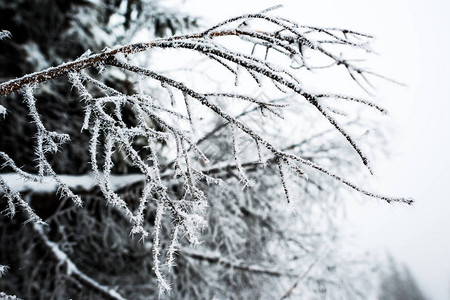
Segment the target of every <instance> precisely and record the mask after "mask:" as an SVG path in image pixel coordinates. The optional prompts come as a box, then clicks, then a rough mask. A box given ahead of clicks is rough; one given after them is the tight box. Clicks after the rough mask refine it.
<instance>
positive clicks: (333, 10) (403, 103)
mask: <svg viewBox="0 0 450 300" xmlns="http://www.w3.org/2000/svg"><path fill="white" fill-rule="evenodd" d="M275 4H283V8H282V9H279V10H278V11H277V12H276V14H279V15H282V16H284V17H288V18H290V19H292V20H294V21H296V22H298V23H300V24H307V25H317V26H333V27H345V28H348V29H354V30H357V31H361V32H365V33H369V34H373V35H374V36H375V37H376V40H375V41H374V44H373V48H374V50H375V51H376V52H377V53H379V56H374V57H372V59H371V60H370V61H369V63H368V65H369V66H370V67H371V68H372V69H373V70H376V71H377V72H379V73H381V74H384V75H387V76H389V77H392V78H395V79H397V80H399V81H401V82H404V83H406V84H407V85H408V87H406V88H404V87H400V86H396V85H392V84H389V83H380V82H379V81H377V87H378V90H377V92H376V94H377V98H379V99H380V100H381V103H382V105H383V106H385V107H386V108H387V109H388V110H389V111H390V114H389V115H388V116H387V117H386V120H385V123H386V124H387V126H389V128H392V129H394V133H393V135H392V136H393V138H394V140H393V141H392V143H391V144H390V145H389V149H387V150H388V152H390V153H391V155H390V157H388V158H385V159H378V160H376V161H375V162H374V163H373V167H374V169H375V176H374V178H373V181H374V186H375V187H376V189H377V191H378V192H381V193H385V194H389V195H397V196H410V197H413V198H414V199H415V200H416V203H415V204H414V205H413V206H412V207H407V206H404V205H388V204H385V203H381V202H380V201H377V200H372V199H366V200H367V201H365V202H366V203H367V204H365V205H363V206H361V205H360V204H358V203H357V202H352V203H351V204H350V205H349V208H350V209H349V221H350V223H351V224H352V226H349V228H350V229H349V232H352V233H355V234H356V235H357V244H356V245H358V246H359V247H361V249H364V248H366V249H371V250H373V251H379V252H381V253H384V252H389V253H391V254H392V255H393V256H394V258H395V259H396V260H398V261H399V262H402V263H406V264H407V265H408V266H409V267H410V268H411V271H412V273H413V275H414V276H415V277H416V278H417V280H418V283H419V285H420V287H421V288H422V289H423V290H424V292H425V293H426V295H427V296H429V297H430V299H450V197H449V196H448V195H449V194H450V193H449V192H450V155H449V153H450V151H449V147H450V101H449V99H448V97H447V95H449V94H450V71H449V68H450V34H449V31H450V21H449V19H450V15H449V13H450V2H449V1H446V0H428V1H424V0H396V1H391V0H378V1H358V0H340V1H334V0H315V1H298V0H297V1H296V0H286V1H268V0H259V1H242V0H240V1H238V0H227V1H206V0H189V1H186V8H185V9H187V10H188V11H190V12H192V13H193V14H196V15H199V16H203V17H204V19H205V21H207V22H210V23H209V24H213V23H216V22H219V21H221V20H223V19H225V18H228V17H231V16H235V15H240V14H244V13H253V12H259V11H261V10H263V9H265V8H268V7H270V6H273V5H275ZM381 147H383V146H381Z"/></svg>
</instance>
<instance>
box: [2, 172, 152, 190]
mask: <svg viewBox="0 0 450 300" xmlns="http://www.w3.org/2000/svg"><path fill="white" fill-rule="evenodd" d="M1 177H2V178H3V180H5V182H6V183H7V184H8V185H9V186H10V188H11V189H13V190H15V191H17V192H24V191H29V190H31V191H34V192H55V191H56V190H57V189H58V183H57V182H56V181H55V179H54V178H53V176H44V177H43V180H42V183H40V182H39V180H38V179H39V177H38V176H37V175H35V178H36V179H37V182H33V181H28V180H24V179H23V177H21V176H20V175H18V174H15V173H4V174H1ZM58 177H59V178H60V179H61V181H62V182H63V183H64V184H66V185H67V186H68V187H69V188H71V189H74V190H80V189H84V190H89V189H91V188H93V187H94V186H95V185H96V179H95V176H94V174H92V173H91V174H86V175H79V176H78V175H58ZM144 179H145V178H144V175H142V174H128V175H111V176H110V180H111V187H112V189H113V190H114V191H117V190H119V189H121V188H123V187H125V186H128V185H131V184H134V183H137V182H140V181H144ZM0 191H2V189H0Z"/></svg>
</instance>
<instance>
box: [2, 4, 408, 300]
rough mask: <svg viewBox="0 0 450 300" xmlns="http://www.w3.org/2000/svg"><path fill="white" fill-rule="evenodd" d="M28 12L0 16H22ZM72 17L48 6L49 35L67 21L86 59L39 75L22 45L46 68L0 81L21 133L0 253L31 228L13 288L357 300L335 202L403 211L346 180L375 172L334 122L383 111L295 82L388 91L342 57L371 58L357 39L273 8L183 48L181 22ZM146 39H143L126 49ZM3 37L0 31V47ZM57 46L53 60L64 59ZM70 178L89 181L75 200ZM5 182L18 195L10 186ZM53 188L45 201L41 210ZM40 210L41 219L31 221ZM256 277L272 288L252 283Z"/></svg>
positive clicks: (187, 38)
mask: <svg viewBox="0 0 450 300" xmlns="http://www.w3.org/2000/svg"><path fill="white" fill-rule="evenodd" d="M28 2H32V1H17V3H16V4H2V6H4V7H2V9H5V10H6V8H5V7H7V8H8V9H17V10H18V11H19V10H20V9H21V7H20V5H25V4H26V3H28ZM82 2H83V1H81V2H80V3H77V1H74V2H73V3H72V2H70V3H71V4H70V5H69V4H67V5H68V6H67V7H65V6H64V5H63V4H58V5H62V6H61V7H59V6H58V9H60V10H61V11H58V12H60V15H57V17H56V19H58V18H62V17H63V12H64V13H65V14H68V15H69V16H71V19H70V20H71V21H70V22H69V24H65V23H61V24H64V26H68V27H67V28H66V29H65V30H64V31H63V32H61V33H59V34H61V35H63V36H65V37H72V38H74V39H75V40H76V41H77V43H78V44H77V46H79V47H82V45H90V46H92V47H91V48H92V49H95V50H94V51H91V50H89V49H87V47H86V48H85V49H83V52H81V53H79V54H78V58H76V59H73V58H72V59H70V60H69V61H68V62H63V61H59V59H58V56H57V55H56V56H53V58H52V59H53V60H52V59H49V60H44V59H43V57H52V56H51V55H49V53H47V52H46V51H44V50H43V47H38V46H36V45H35V44H33V43H32V42H26V43H24V44H23V45H24V46H22V48H21V49H22V50H23V51H29V52H27V53H30V55H28V56H27V59H28V60H30V61H31V62H39V63H37V64H36V65H39V66H45V69H44V70H30V71H29V72H27V74H26V75H23V76H20V77H18V78H14V79H10V80H6V81H4V82H2V83H0V96H3V97H2V98H0V103H1V105H0V115H1V116H0V117H1V118H4V119H5V121H6V120H7V119H8V118H11V120H12V121H11V122H19V123H20V124H21V122H26V123H27V124H28V125H27V126H30V125H31V126H32V128H33V129H32V132H33V134H32V139H31V141H32V143H33V149H32V151H30V152H27V150H25V149H24V150H21V153H26V155H22V154H20V153H17V151H11V149H14V148H10V149H9V151H8V150H4V149H0V159H1V160H2V163H3V165H2V167H3V170H2V171H3V172H5V173H1V174H0V188H1V190H2V193H3V198H4V201H5V205H4V209H2V214H3V215H4V216H6V217H8V218H10V219H6V218H5V219H4V220H2V222H10V223H8V225H7V226H5V227H4V228H3V229H1V230H2V234H1V236H2V240H3V241H4V242H6V241H8V240H11V241H14V240H15V239H16V238H17V237H16V235H17V234H18V233H17V232H18V231H20V230H21V229H19V228H20V226H18V225H14V223H13V222H14V221H13V220H14V219H13V218H19V219H21V220H24V221H26V222H30V223H29V224H27V225H26V226H30V227H29V228H30V230H29V233H28V234H30V235H31V236H32V238H30V239H29V240H26V241H25V240H20V243H19V244H20V246H19V249H20V250H18V253H19V254H20V255H21V256H22V257H24V258H26V260H27V261H28V263H30V262H33V261H38V262H39V264H41V266H38V267H36V268H34V269H33V268H31V270H30V274H22V275H20V276H23V278H25V280H24V281H25V282H30V283H31V282H41V281H43V282H44V287H42V294H41V295H40V296H37V297H36V299H41V298H42V299H46V297H47V298H49V296H50V295H51V296H52V297H53V298H54V299H60V298H64V297H66V298H67V297H75V296H74V295H77V293H78V292H77V291H80V290H83V291H84V292H83V293H84V294H83V296H79V297H80V299H90V298H92V299H98V298H96V297H101V298H104V299H144V298H146V299H147V298H148V297H149V295H157V294H159V295H160V297H163V298H164V297H168V298H169V297H173V298H176V299H203V298H209V299H211V298H214V297H217V298H220V299H222V298H223V299H250V298H254V299H255V298H263V297H266V296H267V295H271V296H274V297H281V298H282V299H285V298H288V297H290V296H292V295H302V297H303V298H305V299H313V298H314V299H315V297H316V296H317V295H319V296H317V297H320V296H324V297H325V295H326V294H331V295H334V297H335V298H336V299H350V298H360V299H363V298H364V291H365V290H366V289H367V286H369V285H370V282H369V281H370V280H369V279H368V277H366V276H365V274H366V272H367V264H365V263H364V262H359V261H358V262H355V261H353V260H351V259H345V258H344V257H345V254H343V253H340V252H339V251H337V249H338V248H339V247H338V242H337V241H338V240H339V232H338V230H337V227H338V226H337V225H338V224H339V222H340V220H341V219H342V215H343V211H344V207H343V204H342V203H341V200H340V197H339V195H340V192H339V191H340V190H341V189H342V188H343V187H348V188H349V189H351V190H354V191H356V192H359V193H361V194H363V195H365V196H367V197H371V198H376V199H379V200H382V201H387V202H401V203H407V204H410V203H411V202H412V200H410V199H406V198H394V197H388V196H384V195H380V194H376V193H373V192H371V191H369V190H367V189H365V188H364V187H363V186H362V185H361V184H357V183H354V182H353V181H351V180H350V179H347V176H345V174H350V172H352V171H353V170H357V169H358V165H359V164H360V165H363V166H365V167H366V169H367V170H368V171H369V172H370V173H371V172H372V171H371V168H370V164H369V160H368V158H367V156H366V154H365V152H364V151H363V148H362V147H361V146H360V139H359V138H358V137H355V136H354V134H353V133H352V129H353V128H354V127H355V126H359V127H361V126H362V125H361V124H363V123H364V122H361V121H360V120H358V118H357V117H356V118H354V119H352V118H351V117H349V115H351V114H352V113H354V110H353V109H351V108H350V109H349V111H348V113H347V112H343V110H345V109H346V108H348V105H352V104H354V105H358V106H361V107H363V108H365V109H366V110H372V111H374V112H375V113H385V110H384V109H383V108H382V107H380V106H379V105H377V104H376V103H375V102H373V101H371V100H368V99H366V98H363V97H356V96H348V95H345V94H341V93H330V92H328V91H326V90H323V91H320V90H319V91H311V90H309V89H308V86H306V85H304V84H303V82H302V76H304V74H305V73H308V72H311V71H313V70H317V71H320V70H321V69H322V68H324V67H325V68H326V69H327V68H334V67H336V68H340V69H342V70H343V71H344V72H345V73H346V74H347V75H348V78H349V79H350V80H353V81H354V82H355V83H356V84H357V85H359V86H360V87H361V88H362V89H363V90H369V89H370V88H371V85H370V82H369V79H370V78H373V77H375V78H380V77H381V78H383V79H387V78H384V77H382V76H381V75H378V74H376V73H374V72H372V71H369V70H367V69H365V68H363V67H362V66H359V65H358V64H357V63H358V61H353V60H352V59H347V58H346V56H345V51H347V50H351V51H358V53H370V52H371V49H370V47H369V42H370V40H371V38H372V37H371V36H369V35H367V34H363V33H359V32H356V31H351V30H346V29H340V28H318V27H313V26H305V25H300V24H297V23H295V22H293V21H291V20H286V19H284V18H282V17H278V16H276V15H275V12H274V10H273V9H268V10H265V11H263V12H261V13H253V14H245V15H241V16H238V17H234V18H231V19H228V20H225V21H223V22H221V23H218V24H217V25H215V26H212V27H210V28H208V29H206V30H204V31H199V32H193V30H192V26H194V27H195V24H196V22H195V20H194V19H192V18H191V17H188V16H182V15H180V14H179V13H178V12H176V11H172V10H170V9H166V8H164V7H162V6H160V4H159V2H158V1H131V0H129V1H115V2H113V1H106V3H108V4H109V5H106V6H102V4H101V2H99V1H98V3H97V1H87V3H88V4H83V3H82ZM113 3H115V4H113ZM14 5H17V7H14ZM9 6H10V7H9ZM11 7H12V8H11ZM92 7H93V8H95V10H94V11H90V9H92ZM52 9H54V8H52ZM105 13H106V17H103V21H102V22H103V23H99V21H98V18H100V17H99V16H102V15H103V16H104V14H105ZM61 20H62V19H61ZM55 22H57V20H56V21H55ZM61 22H62V21H61ZM92 24H102V26H100V25H98V26H92ZM144 24H145V26H147V27H146V29H145V30H144V32H145V33H146V34H149V35H151V36H152V37H153V38H152V39H150V41H148V42H137V43H133V38H134V37H135V36H138V35H139V34H138V32H140V30H142V28H144ZM2 26H5V24H2ZM5 29H9V28H8V27H6V28H5ZM113 29H114V30H116V31H115V33H114V34H112V31H113ZM186 29H188V31H189V30H190V32H188V33H185V34H180V33H179V31H180V30H186ZM167 32H170V34H171V35H170V36H168V37H166V36H165V34H166V33H167ZM14 36H16V34H15V33H14V32H13V37H11V36H10V35H9V33H8V32H7V31H1V32H0V39H4V38H6V37H8V38H12V41H14ZM93 37H95V41H94V40H93ZM45 38H49V37H48V36H46V37H45ZM27 41H28V40H27ZM1 43H9V40H3V41H1ZM106 46H109V47H111V48H108V47H106ZM16 47H18V46H17V45H16ZM66 47H67V46H63V47H62V48H55V49H54V50H51V51H56V52H57V51H66V50H67V51H69V52H70V51H71V49H70V48H67V49H66ZM31 48H33V50H30V49H31ZM242 49H245V50H242ZM261 49H264V51H263V54H262V55H261V53H260V50H261ZM80 50H81V49H80ZM51 51H50V52H51ZM31 53H32V54H31ZM82 53H83V54H82ZM154 53H155V54H156V53H163V54H164V55H165V56H166V57H168V59H170V57H171V56H172V55H176V58H180V57H183V56H186V57H188V58H189V57H191V56H190V55H192V57H195V58H196V59H197V58H199V57H201V58H202V61H206V63H209V64H210V66H211V70H212V71H211V73H212V76H213V77H217V78H219V80H222V79H220V78H228V79H230V78H231V80H225V79H224V80H223V84H222V85H221V87H220V88H218V89H216V88H211V87H210V86H208V85H206V84H205V85H203V86H200V87H199V86H198V85H195V84H192V83H191V82H190V81H189V80H187V79H185V78H183V77H180V76H178V75H177V74H175V72H166V71H164V70H161V69H160V68H158V67H156V66H154V65H153V64H152V62H151V59H150V63H146V59H147V58H148V57H149V56H151V55H154ZM174 53H176V54H174ZM80 54H82V55H80ZM69 55H72V54H71V53H69ZM73 57H75V56H73ZM315 58H319V61H321V62H325V64H318V63H317V61H316V60H315ZM51 65H55V66H51ZM155 65H156V64H155ZM7 67H8V66H7ZM6 69H7V68H6ZM216 70H218V71H216ZM191 71H195V68H192V70H191ZM216 72H218V73H216ZM217 74H220V75H217ZM8 76H9V75H8ZM180 78H181V79H180ZM192 78H195V76H192ZM387 80H388V79H387ZM250 87H251V88H250ZM267 95H269V96H267ZM66 98H67V99H68V100H67V99H66ZM72 98H73V99H74V100H73V101H72V100H71V99H72ZM5 99H8V100H7V101H6V100H5ZM8 105H10V106H11V107H15V108H14V109H11V111H10V108H9V106H8ZM16 106H17V107H16ZM67 108H69V109H72V108H73V110H67ZM66 111H67V113H66ZM20 113H22V115H21V116H20V117H19V115H20ZM53 114H55V115H57V119H58V120H63V121H59V122H56V121H54V120H52V119H53V117H52V115H53ZM60 114H64V115H63V117H61V118H59V116H60ZM310 115H314V117H313V118H310V117H309V116H310ZM14 118H17V119H14ZM293 118H295V120H296V122H295V123H294V122H292V120H293ZM23 120H26V121H23ZM321 122H322V123H321ZM5 124H8V123H5ZM9 124H14V123H9ZM298 124H300V125H298ZM8 126H9V127H8ZM292 126H295V127H292ZM13 127H15V126H14V125H6V126H5V128H7V129H5V130H6V131H7V130H11V128H13ZM8 128H9V129H8ZM17 128H18V127H17ZM26 128H29V127H26ZM6 131H3V133H2V139H4V141H2V146H5V147H14V146H11V145H8V144H9V143H8V142H7V140H6V139H7V136H9V135H10V136H14V132H12V131H11V132H9V135H8V134H7V133H8V132H6ZM292 133H295V134H292ZM26 134H27V133H26ZM302 134H304V135H303V136H302ZM17 138H18V139H22V138H23V136H22V135H21V136H20V137H19V135H18V134H17ZM16 143H19V141H16ZM71 143H72V144H73V145H75V146H71ZM71 147H72V148H71ZM22 151H23V152H22ZM29 156H32V158H30V157H29ZM73 159H76V160H77V162H75V163H74V161H73ZM357 162H358V163H357ZM67 166H70V167H67ZM6 172H9V174H6ZM11 173H14V174H13V175H12V174H11ZM338 173H339V174H338ZM63 174H72V177H70V176H69V178H68V177H67V175H65V176H63ZM80 174H85V175H86V174H88V175H87V177H84V178H88V179H87V180H88V184H87V185H84V184H82V183H80V180H81V176H79V175H80ZM340 174H344V175H340ZM17 177H20V179H21V180H22V181H23V182H24V185H23V186H26V185H27V184H30V183H31V182H32V183H33V185H32V186H33V188H32V189H27V188H21V187H20V185H19V187H17V179H16V182H14V180H12V178H17ZM119 181H121V182H122V183H121V184H118V182H119ZM36 184H37V187H36ZM49 186H50V188H49ZM49 190H50V192H49ZM53 190H55V192H56V193H57V197H56V198H59V199H60V200H58V199H57V201H55V200H52V199H55V195H54V192H53ZM39 194H42V195H44V199H45V198H46V199H47V200H43V199H39ZM39 201H46V202H48V205H50V204H51V203H56V204H55V205H54V207H52V208H49V207H44V208H43V206H45V205H44V204H43V203H40V202H39ZM2 205H3V204H2ZM2 208H3V206H2ZM19 212H20V213H19ZM18 214H19V216H17V215H18ZM7 220H9V221H7ZM23 226H25V225H23ZM87 228H89V230H87ZM42 253H44V254H45V255H44V256H40V255H42ZM89 256H91V257H89ZM43 257H46V258H45V259H49V260H50V261H52V262H53V263H52V264H46V263H45V259H44V258H43ZM0 258H1V259H2V260H0V263H2V264H9V263H10V262H8V261H3V260H4V259H6V258H7V256H6V255H5V256H3V255H1V256H0ZM55 262H56V263H55ZM13 263H15V262H13ZM53 266H55V267H53ZM2 268H3V267H2ZM2 270H3V269H0V273H1V271H2ZM366 275H367V274H366ZM267 278H277V280H278V281H277V282H278V284H274V285H267ZM51 282H55V284H54V285H53V284H52V283H51ZM25 285H26V284H25ZM5 286H6V289H7V290H5V291H7V292H10V291H11V292H14V293H17V295H18V296H21V295H22V294H23V295H32V294H33V287H32V286H31V285H29V286H28V287H27V289H28V290H27V291H25V292H24V291H23V290H22V291H21V288H18V287H15V286H14V284H10V285H8V284H6V285H5ZM27 293H28V294H27ZM70 295H71V296H70ZM74 299H75V298H74Z"/></svg>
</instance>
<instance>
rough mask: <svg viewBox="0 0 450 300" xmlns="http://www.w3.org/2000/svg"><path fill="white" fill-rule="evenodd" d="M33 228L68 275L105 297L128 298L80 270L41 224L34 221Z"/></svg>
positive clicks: (114, 299) (116, 299)
mask: <svg viewBox="0 0 450 300" xmlns="http://www.w3.org/2000/svg"><path fill="white" fill-rule="evenodd" d="M33 230H34V231H35V232H36V233H37V235H38V236H39V238H40V240H41V241H42V243H43V244H44V245H45V246H46V248H47V249H48V250H50V252H51V253H52V255H53V256H54V258H55V259H56V260H57V261H58V264H59V265H62V266H64V267H65V268H66V274H67V275H68V276H71V277H73V278H74V279H75V280H76V281H78V282H80V283H81V284H82V285H83V286H85V287H86V288H88V289H92V290H93V291H95V292H97V293H99V294H100V295H102V297H103V298H104V299H113V300H126V298H124V297H122V295H120V294H119V293H118V292H117V291H116V290H115V289H111V288H109V287H107V286H104V285H102V284H100V283H98V282H97V281H96V280H94V279H93V278H91V277H89V276H88V275H86V274H85V273H83V272H82V271H80V270H79V269H78V267H77V266H76V265H75V264H74V263H73V261H72V260H71V259H70V258H69V257H68V256H67V254H66V253H65V252H64V251H62V250H61V249H60V247H59V246H58V245H57V244H56V243H55V242H52V241H51V240H49V238H48V237H47V235H46V233H45V231H44V228H43V226H42V225H41V224H38V223H34V224H33Z"/></svg>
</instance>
